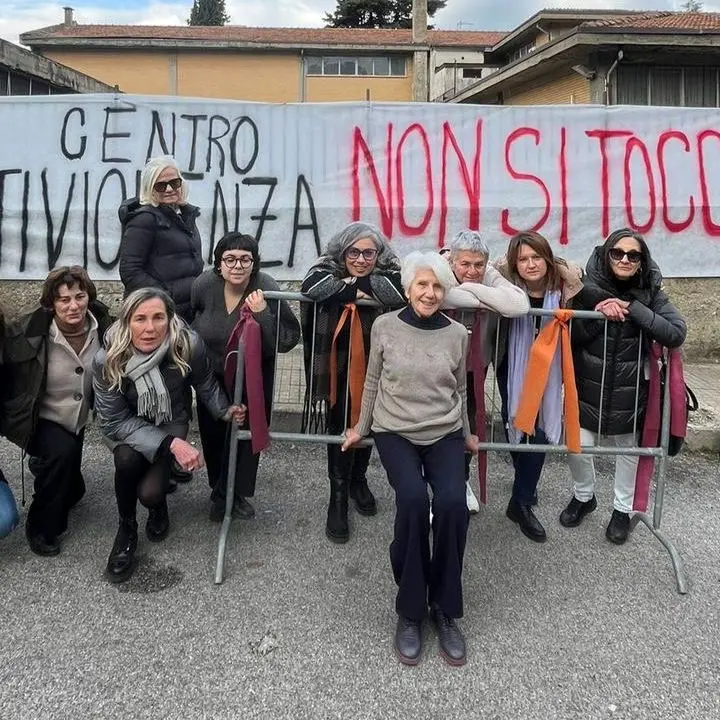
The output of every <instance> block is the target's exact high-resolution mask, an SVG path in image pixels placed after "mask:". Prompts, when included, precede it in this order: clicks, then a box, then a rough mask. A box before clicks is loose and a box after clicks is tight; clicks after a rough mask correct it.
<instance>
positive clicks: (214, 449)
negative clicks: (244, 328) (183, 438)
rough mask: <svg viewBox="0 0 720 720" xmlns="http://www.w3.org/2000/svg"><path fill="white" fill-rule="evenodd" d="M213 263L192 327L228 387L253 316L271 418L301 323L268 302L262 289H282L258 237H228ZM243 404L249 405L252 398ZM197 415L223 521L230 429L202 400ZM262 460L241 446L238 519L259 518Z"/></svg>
mask: <svg viewBox="0 0 720 720" xmlns="http://www.w3.org/2000/svg"><path fill="white" fill-rule="evenodd" d="M214 259H215V263H214V267H213V268H212V269H211V270H207V271H206V272H204V273H203V274H202V275H200V277H198V278H197V279H196V280H195V282H194V283H193V286H192V294H191V305H192V310H193V313H194V315H195V319H194V320H193V323H192V326H193V329H194V330H195V331H196V332H197V334H198V335H199V336H200V337H201V338H202V339H203V341H204V342H205V345H206V346H207V350H208V355H209V357H210V362H211V364H212V367H213V370H214V372H215V375H216V377H217V379H218V382H219V383H220V384H223V371H224V366H225V348H226V346H227V343H228V339H229V338H230V335H231V334H232V332H233V329H234V328H235V326H236V325H237V323H238V321H239V320H240V318H241V314H242V312H243V310H244V309H247V310H249V311H250V312H251V313H252V317H253V318H254V319H255V320H256V321H257V323H258V324H259V325H260V331H261V342H262V347H261V358H260V364H261V370H262V380H263V394H264V399H265V414H266V417H267V418H268V419H269V417H270V410H271V406H272V397H273V381H274V379H275V356H276V353H279V352H281V353H285V352H289V351H290V350H292V349H293V348H294V347H295V345H297V343H298V340H299V339H300V325H299V323H298V321H297V318H296V317H295V315H293V312H292V310H291V309H290V306H289V305H288V304H287V302H285V301H284V300H283V301H281V302H280V303H278V301H277V300H270V301H268V300H266V299H265V297H264V295H263V291H267V290H280V286H279V285H278V284H277V283H276V282H275V280H274V279H273V278H272V277H271V276H270V275H268V274H267V273H264V272H261V271H260V254H259V251H258V244H257V241H256V240H255V238H253V237H252V236H250V235H243V234H242V233H237V232H233V233H228V234H227V235H225V236H224V237H223V238H222V239H221V240H220V241H219V242H218V244H217V246H216V247H215V258H214ZM278 313H279V316H280V317H279V320H278ZM278 323H279V328H278ZM276 340H277V342H276ZM243 403H244V404H247V394H245V396H244V399H243ZM197 415H198V427H199V430H200V440H201V442H202V447H203V454H204V455H205V463H206V464H207V472H208V482H209V483H210V487H211V488H212V494H211V496H210V499H211V505H210V519H211V520H212V521H214V522H219V521H221V520H222V518H223V515H224V514H225V491H226V488H227V465H226V463H227V457H228V452H227V443H228V442H229V439H230V436H229V432H231V428H230V426H229V425H228V424H227V423H226V422H224V421H223V420H216V419H215V417H214V416H213V415H212V413H211V412H210V410H209V409H207V408H206V407H205V405H204V404H203V403H202V402H198V405H197ZM259 461H260V454H259V453H257V454H254V453H253V452H252V445H251V442H250V441H249V440H241V441H239V442H238V451H237V470H236V481H235V497H234V498H233V514H234V515H235V516H237V517H244V518H251V517H253V516H254V515H255V509H254V508H253V506H252V505H251V504H250V502H248V499H247V498H250V497H253V495H254V494H255V482H256V479H257V470H258V464H259Z"/></svg>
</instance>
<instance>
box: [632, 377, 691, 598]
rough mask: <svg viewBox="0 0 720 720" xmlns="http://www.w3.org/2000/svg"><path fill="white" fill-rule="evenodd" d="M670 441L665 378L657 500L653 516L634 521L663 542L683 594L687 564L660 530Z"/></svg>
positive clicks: (668, 385)
mask: <svg viewBox="0 0 720 720" xmlns="http://www.w3.org/2000/svg"><path fill="white" fill-rule="evenodd" d="M669 443H670V382H669V378H667V377H666V378H665V392H664V394H663V414H662V424H661V426H660V447H659V448H656V449H659V450H660V462H659V463H658V474H657V484H656V488H655V502H654V503H653V518H652V520H650V518H649V517H648V515H647V513H635V515H634V517H633V521H634V522H635V523H637V522H638V521H640V522H642V523H643V524H644V525H645V526H646V527H647V528H648V530H650V532H651V533H652V534H653V535H654V536H655V537H656V538H657V539H658V540H659V541H660V542H661V543H662V544H663V546H664V547H665V549H666V550H667V551H668V553H669V555H670V560H671V562H672V564H673V570H674V572H675V581H676V583H677V590H678V592H679V593H680V594H681V595H686V594H687V591H688V586H687V578H686V576H685V565H684V563H683V561H682V558H681V557H680V553H679V552H678V550H677V548H676V547H675V545H674V544H673V542H672V541H671V540H670V538H669V537H668V536H667V535H666V534H665V533H664V532H662V531H661V530H660V523H661V521H662V511H663V504H664V502H665V481H666V478H667V450H668V445H669Z"/></svg>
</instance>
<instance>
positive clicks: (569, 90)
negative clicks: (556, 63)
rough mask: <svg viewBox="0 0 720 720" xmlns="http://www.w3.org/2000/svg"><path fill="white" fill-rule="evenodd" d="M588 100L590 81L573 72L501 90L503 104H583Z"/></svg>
mask: <svg viewBox="0 0 720 720" xmlns="http://www.w3.org/2000/svg"><path fill="white" fill-rule="evenodd" d="M589 102H590V82H589V81H588V80H586V79H585V78H583V77H581V76H580V75H578V74H577V73H574V72H570V73H569V74H567V75H562V76H560V77H557V78H553V79H552V80H544V81H535V82H533V83H528V84H527V85H525V86H521V87H519V88H517V89H513V90H509V91H504V92H503V104H504V105H568V104H571V103H575V104H577V105H585V104H587V103H589Z"/></svg>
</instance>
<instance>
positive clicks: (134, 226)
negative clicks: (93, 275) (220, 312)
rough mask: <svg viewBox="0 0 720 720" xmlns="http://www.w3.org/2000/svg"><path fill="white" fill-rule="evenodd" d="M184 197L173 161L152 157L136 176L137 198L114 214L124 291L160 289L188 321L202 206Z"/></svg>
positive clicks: (199, 266) (198, 265)
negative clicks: (119, 233)
mask: <svg viewBox="0 0 720 720" xmlns="http://www.w3.org/2000/svg"><path fill="white" fill-rule="evenodd" d="M187 198H188V188H187V185H186V184H185V182H184V181H183V179H182V175H181V174H180V170H179V169H178V166H177V164H176V163H175V160H174V159H173V158H171V157H157V158H152V159H151V160H150V161H148V163H147V165H146V166H145V168H144V169H143V171H142V174H141V176H140V197H138V198H129V199H128V200H126V201H125V202H123V203H122V205H121V206H120V208H119V210H118V216H119V217H120V223H121V225H122V239H121V241H120V279H121V280H122V283H123V285H124V286H125V296H126V297H127V296H128V295H129V294H130V293H131V292H132V291H133V290H137V289H138V288H143V287H155V288H161V289H162V290H165V292H167V293H168V295H170V297H171V298H172V299H173V301H174V302H175V306H176V307H177V312H178V315H180V317H182V318H183V319H184V320H186V321H187V322H190V321H191V320H192V315H191V308H190V290H191V288H192V284H193V281H194V280H195V278H196V277H197V276H198V275H200V273H201V272H202V271H203V259H202V243H201V241H200V233H199V232H198V229H197V225H196V220H197V217H198V215H199V214H200V211H199V210H198V208H197V207H195V205H190V203H188V201H187Z"/></svg>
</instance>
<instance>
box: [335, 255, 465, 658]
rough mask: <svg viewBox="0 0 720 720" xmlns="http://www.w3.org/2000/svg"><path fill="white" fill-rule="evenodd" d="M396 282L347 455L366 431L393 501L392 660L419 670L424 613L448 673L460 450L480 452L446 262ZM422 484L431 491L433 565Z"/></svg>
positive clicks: (452, 654) (459, 530)
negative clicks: (403, 299)
mask: <svg viewBox="0 0 720 720" xmlns="http://www.w3.org/2000/svg"><path fill="white" fill-rule="evenodd" d="M401 277H402V284H403V287H404V289H405V292H406V294H407V297H408V306H407V307H405V308H403V309H402V310H398V311H395V312H391V313H388V314H386V315H382V316H381V317H379V318H378V319H377V320H376V321H375V323H374V324H373V327H372V333H371V342H370V357H369V363H368V368H367V375H366V380H365V388H364V392H363V400H362V410H361V414H360V419H359V421H358V424H357V425H356V426H355V428H352V429H348V430H347V431H346V439H345V442H344V444H343V450H344V451H345V450H347V449H348V448H350V447H352V446H353V445H355V444H356V443H358V442H359V441H360V439H361V438H362V437H363V436H365V435H367V434H368V433H369V432H370V430H372V431H373V433H374V437H375V445H376V447H377V449H378V453H379V455H380V460H381V462H382V464H383V466H384V468H385V470H386V472H387V475H388V481H389V482H390V485H391V486H392V488H393V490H394V491H395V504H396V513H395V537H394V539H393V542H392V544H391V546H390V562H391V564H392V569H393V574H394V576H395V581H396V583H397V585H398V593H397V598H396V602H395V608H396V610H397V613H398V623H397V629H396V632H395V650H396V652H397V654H398V658H399V660H400V662H402V663H405V664H407V665H416V664H417V663H418V662H419V660H420V653H421V650H422V628H421V626H422V622H423V620H424V618H425V615H426V614H427V610H428V605H429V607H430V617H431V619H432V621H433V623H434V624H435V625H436V627H437V629H438V634H439V639H440V651H441V654H442V655H443V657H444V658H445V659H446V660H447V661H448V662H449V663H450V664H451V665H462V664H464V663H465V639H464V637H463V635H462V632H461V631H460V629H459V628H458V627H457V625H456V624H455V619H456V618H459V617H462V614H463V599H462V566H463V555H464V552H465V539H466V535H467V527H468V509H467V505H466V502H465V450H466V449H467V450H470V451H471V452H473V453H476V452H477V447H478V439H477V437H476V436H474V435H471V434H470V427H469V423H468V415H467V400H466V392H465V383H466V372H465V357H466V351H467V343H468V336H467V331H466V329H465V328H464V327H463V326H462V325H461V324H460V323H457V322H455V321H453V320H450V319H449V318H448V317H446V316H445V315H443V314H442V313H441V312H440V305H441V304H442V301H443V298H444V297H445V293H446V292H447V290H448V288H450V287H451V286H452V285H453V284H454V281H453V277H452V271H451V270H450V266H449V265H448V263H447V261H446V260H445V259H444V258H442V257H441V256H440V255H439V254H437V253H434V252H428V253H419V252H413V253H410V254H409V255H408V256H407V258H405V261H404V263H403V266H402V274H401ZM428 484H429V485H430V487H431V488H432V491H433V500H432V511H433V520H432V530H433V548H432V557H431V554H430V540H429V536H430V513H429V511H430V501H429V498H428V490H427V485H428Z"/></svg>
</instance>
